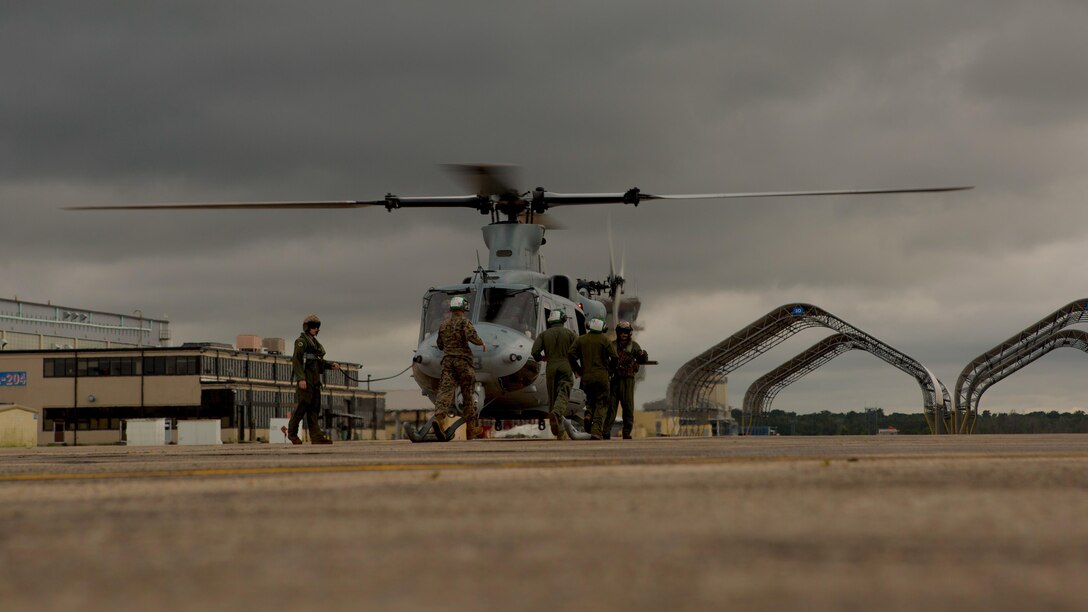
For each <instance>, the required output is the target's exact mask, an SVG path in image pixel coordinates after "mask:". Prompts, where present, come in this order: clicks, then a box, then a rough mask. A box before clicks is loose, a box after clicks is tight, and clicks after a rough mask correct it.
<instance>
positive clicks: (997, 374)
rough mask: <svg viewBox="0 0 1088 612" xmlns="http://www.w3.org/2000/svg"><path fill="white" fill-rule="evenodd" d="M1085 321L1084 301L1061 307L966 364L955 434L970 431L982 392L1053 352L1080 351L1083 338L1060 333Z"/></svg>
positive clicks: (958, 383)
mask: <svg viewBox="0 0 1088 612" xmlns="http://www.w3.org/2000/svg"><path fill="white" fill-rule="evenodd" d="M1085 321H1088V298H1082V299H1079V300H1076V301H1074V302H1070V303H1068V304H1066V305H1065V306H1062V307H1061V308H1059V309H1058V310H1055V311H1054V312H1052V313H1050V314H1048V315H1047V316H1045V317H1043V318H1042V319H1039V320H1038V321H1036V322H1035V323H1033V324H1032V325H1030V326H1028V327H1026V328H1024V329H1023V330H1022V331H1021V332H1020V333H1018V334H1016V335H1014V336H1012V337H1011V338H1009V339H1007V340H1005V341H1004V342H1002V343H1000V344H998V345H997V346H995V347H993V348H992V349H990V350H988V351H986V352H985V353H983V354H981V355H979V356H978V357H976V358H975V359H974V360H972V361H971V362H970V363H968V364H967V366H966V367H964V368H963V371H962V372H960V376H959V378H958V379H957V380H956V415H957V431H959V432H960V433H971V432H972V431H973V430H974V427H975V422H976V420H977V419H978V402H979V400H980V399H981V397H982V394H983V393H984V392H985V391H986V389H988V388H990V387H991V386H993V385H994V384H996V383H997V382H1000V381H1001V380H1002V379H1004V378H1005V377H1007V376H1009V375H1011V374H1013V373H1014V372H1017V371H1019V370H1020V369H1021V368H1023V367H1024V366H1026V365H1028V364H1030V363H1032V362H1033V361H1035V360H1037V359H1039V358H1040V357H1042V356H1043V355H1045V354H1047V353H1049V352H1050V351H1052V350H1054V349H1056V348H1061V347H1072V348H1080V347H1081V345H1080V343H1081V342H1082V341H1083V340H1084V338H1085V336H1084V335H1083V334H1082V333H1080V332H1076V331H1069V332H1064V331H1062V330H1064V329H1065V328H1067V327H1069V326H1071V325H1076V324H1077V323H1083V322H1085ZM1081 350H1085V349H1081Z"/></svg>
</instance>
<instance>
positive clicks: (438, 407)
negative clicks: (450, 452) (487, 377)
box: [434, 357, 476, 423]
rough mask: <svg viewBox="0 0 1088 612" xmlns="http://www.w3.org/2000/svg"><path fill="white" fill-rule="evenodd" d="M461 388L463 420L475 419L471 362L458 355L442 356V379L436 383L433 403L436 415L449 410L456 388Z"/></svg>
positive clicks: (474, 389) (473, 372)
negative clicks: (436, 394)
mask: <svg viewBox="0 0 1088 612" xmlns="http://www.w3.org/2000/svg"><path fill="white" fill-rule="evenodd" d="M458 389H460V390H461V400H462V401H463V402H464V403H465V404H464V410H463V411H462V413H463V415H464V417H465V422H466V423H467V422H470V421H471V422H474V421H475V420H476V393H475V391H476V372H475V370H473V369H472V362H470V361H469V360H467V359H462V358H460V357H443V358H442V380H441V381H440V382H439V383H438V397H437V398H436V399H435V403H434V413H435V416H436V417H439V416H442V415H444V414H446V413H448V412H450V408H451V407H452V406H453V398H454V395H455V394H456V393H457V390H458Z"/></svg>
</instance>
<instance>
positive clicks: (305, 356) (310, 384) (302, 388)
mask: <svg viewBox="0 0 1088 612" xmlns="http://www.w3.org/2000/svg"><path fill="white" fill-rule="evenodd" d="M320 329H321V320H320V319H318V318H317V315H310V316H308V317H306V319H305V320H304V321H303V322H302V334H301V335H300V336H299V337H298V340H295V352H294V354H293V355H292V356H291V365H292V366H294V372H293V374H292V380H294V381H295V400H296V402H297V404H296V406H295V411H294V412H292V413H291V420H290V421H288V423H287V431H286V434H287V439H288V440H290V441H291V443H292V444H302V440H301V439H299V437H298V426H299V423H300V422H301V421H302V420H303V419H306V429H307V430H308V431H309V432H310V442H311V443H312V444H332V440H330V439H329V437H328V436H326V435H325V432H324V431H322V429H321V422H320V421H319V420H318V415H319V414H320V413H321V374H323V373H324V372H325V371H326V370H336V369H339V368H340V364H338V363H329V362H327V361H325V347H323V346H321V343H320V342H318V341H317V333H318V331H319V330H320Z"/></svg>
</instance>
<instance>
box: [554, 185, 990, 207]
mask: <svg viewBox="0 0 1088 612" xmlns="http://www.w3.org/2000/svg"><path fill="white" fill-rule="evenodd" d="M974 188H975V187H974V185H970V186H956V187H914V188H906V189H827V190H816V191H752V192H736V193H680V194H662V195H654V194H650V193H642V192H639V191H637V190H634V189H632V190H630V191H627V192H624V193H554V192H551V191H548V192H545V194H544V200H545V201H546V202H547V203H548V206H569V205H581V204H637V203H638V202H641V201H645V200H721V199H732V198H790V197H797V196H828V195H867V194H868V195H872V194H882V193H936V192H942V191H964V190H967V189H974Z"/></svg>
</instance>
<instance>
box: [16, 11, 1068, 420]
mask: <svg viewBox="0 0 1088 612" xmlns="http://www.w3.org/2000/svg"><path fill="white" fill-rule="evenodd" d="M1085 10H1086V9H1084V8H1082V6H1081V5H1080V4H1078V3H1073V2H1061V1H1053V2H1042V3H1034V4H1032V5H1031V6H1030V7H1028V6H1026V5H1023V4H1022V3H1018V2H1011V1H997V2H982V1H967V2H956V3H948V2H938V1H920V2H910V3H904V2H893V1H890V0H888V1H869V2H861V1H849V0H835V1H831V2H821V3H796V2H760V3H731V2H720V1H717V2H710V1H707V2H680V3H671V4H663V3H659V2H594V3H582V2H556V3H548V4H541V3H521V2H512V3H502V4H500V5H496V4H495V3H490V2H458V3H444V2H422V1H417V2H413V1H402V2H369V3H364V4H360V3H354V2H319V3H309V4H306V5H299V4H298V3H286V2H242V3H228V4H223V3H203V2H186V3H168V4H163V3H155V4H149V3H145V2H125V3H113V4H110V5H109V6H108V7H103V6H91V5H88V4H87V3H78V2H71V3H24V2H16V3H8V5H5V8H4V9H3V10H2V12H0V73H2V74H4V77H5V78H4V87H3V89H0V203H2V206H3V213H4V215H5V221H4V239H5V240H4V243H3V244H2V245H0V252H2V253H3V254H4V257H3V259H2V260H0V278H2V279H3V281H4V286H3V287H0V293H3V294H5V295H9V296H10V295H12V294H19V295H20V297H24V298H25V299H32V300H39V301H45V300H47V299H52V300H53V301H55V302H64V303H68V304H72V305H83V306H87V307H92V308H101V309H112V310H117V311H119V312H128V311H131V310H132V309H134V308H141V309H143V310H144V311H146V312H149V313H150V312H158V311H161V312H162V313H166V314H170V315H171V318H172V320H173V321H174V331H175V338H176V339H178V340H186V339H224V340H229V339H231V338H232V337H233V335H234V334H236V333H243V332H252V333H258V334H262V335H269V336H275V335H288V336H290V335H293V333H295V331H296V329H295V328H296V327H297V320H298V319H299V317H300V316H302V315H304V314H305V313H307V312H310V311H314V310H317V311H320V312H321V313H322V316H324V317H326V319H327V320H329V321H330V323H331V322H334V321H335V322H337V323H338V324H339V325H340V329H341V330H343V331H344V332H345V333H343V334H340V335H333V334H331V333H330V334H328V337H327V341H326V343H327V344H328V345H329V346H330V349H332V350H334V351H340V352H341V354H343V355H344V356H345V358H350V359H354V360H358V361H364V362H366V363H367V364H368V365H370V366H371V367H373V368H374V371H375V373H376V374H381V373H388V372H392V371H399V370H400V369H401V367H402V364H403V363H405V361H406V359H407V358H408V356H410V352H411V349H412V347H413V345H414V342H415V335H416V332H415V328H416V325H417V319H418V308H419V298H420V295H421V294H422V292H423V291H424V290H425V289H426V288H427V287H429V286H431V285H436V284H445V283H448V282H452V281H456V280H459V279H460V278H462V277H463V276H465V275H466V274H467V273H468V272H469V271H470V270H471V269H472V268H473V267H475V263H476V252H477V251H478V250H481V251H482V250H483V246H482V244H481V243H480V240H479V235H478V234H477V233H476V232H477V230H476V228H477V227H478V225H479V224H481V223H482V222H484V221H486V218H485V217H480V216H478V215H475V214H474V213H471V212H466V211H397V212H396V213H393V214H387V213H386V212H385V211H384V210H382V209H380V208H378V209H369V210H357V211H322V212H313V213H301V212H300V213H293V212H292V213H267V214H261V213H256V214H241V213H190V214H186V213H143V214H136V213H133V214H125V213H112V212H110V213H76V212H64V211H61V210H59V208H60V207H61V206H66V205H78V204H112V203H136V202H167V201H222V200H265V199H301V200H309V199H326V198H328V199H371V198H377V197H381V196H382V195H383V194H385V193H386V192H387V191H393V192H395V193H398V194H400V195H435V194H450V193H463V192H464V191H465V187H464V186H462V185H460V184H458V182H457V181H456V180H454V179H453V178H452V177H450V176H449V175H448V174H447V173H445V172H443V171H442V170H441V169H439V168H438V167H437V166H436V164H438V163H442V162H458V161H498V162H512V163H519V164H522V165H523V166H524V169H523V171H522V179H523V181H524V185H523V188H525V189H531V188H532V187H535V186H536V185H543V186H546V187H547V188H549V189H552V190H555V191H617V190H622V189H626V188H628V187H632V186H635V185H637V186H639V187H641V188H642V189H644V190H646V191H649V192H664V193H683V192H707V191H755V190H783V189H820V188H850V187H858V188H865V187H899V186H924V185H937V184H963V183H967V184H978V185H979V188H978V189H977V190H976V191H974V192H970V193H965V194H949V195H933V196H888V197H879V198H875V197H874V198H820V199H806V200H800V199H788V200H787V199H773V200H751V201H724V202H690V203H681V204H677V203H675V202H647V203H645V204H643V205H641V206H639V207H638V209H633V208H631V207H612V208H610V209H608V207H594V208H587V209H582V210H578V209H562V210H560V211H555V214H556V216H559V217H561V218H562V220H563V221H564V222H565V223H566V224H567V225H568V226H569V227H570V229H568V230H564V231H562V232H549V234H548V238H549V245H548V247H546V249H545V253H546V256H547V258H548V266H549V269H550V270H551V271H554V272H564V273H571V274H573V275H575V276H580V277H603V276H604V275H605V274H607V271H608V250H607V244H606V243H605V241H604V240H603V233H604V228H605V226H606V224H607V223H608V218H609V215H611V220H612V224H613V226H614V228H615V234H616V249H617V251H619V250H620V249H621V248H626V253H627V273H628V278H630V279H631V284H630V285H629V288H635V287H637V290H638V293H639V295H640V297H641V298H642V299H643V302H644V303H645V304H646V313H647V317H648V318H647V321H646V325H647V329H646V332H645V333H644V339H645V340H646V342H644V344H646V343H652V344H654V345H656V346H655V348H656V351H657V354H659V355H662V356H663V357H662V366H661V367H660V368H659V369H657V370H655V371H654V373H653V374H652V375H651V378H650V380H648V381H647V384H646V385H645V386H644V392H640V401H644V400H649V399H651V397H650V396H659V395H661V394H663V392H664V385H665V383H666V382H667V380H668V377H669V376H671V373H672V371H675V368H676V367H677V366H678V365H679V364H680V363H682V361H683V360H684V359H686V358H687V357H690V356H691V355H693V354H695V353H697V352H699V351H700V350H702V349H703V348H705V346H706V345H708V344H709V343H710V342H711V340H710V339H711V338H721V337H724V336H726V335H728V334H729V333H732V332H733V331H735V330H736V329H737V328H738V327H740V326H743V325H745V324H747V323H748V322H750V321H751V320H753V319H755V318H757V317H758V316H760V315H761V314H763V313H765V312H766V311H768V310H770V309H771V308H772V307H773V306H776V305H777V304H779V303H783V302H786V301H790V300H808V301H813V302H817V303H820V304H821V305H822V306H824V307H826V308H828V309H829V310H831V311H833V312H836V313H837V314H840V315H841V316H843V317H845V318H847V319H849V320H851V321H854V322H855V323H856V324H858V325H859V326H861V327H863V328H865V329H866V330H867V331H870V332H871V333H874V334H875V335H877V336H878V337H881V338H883V339H885V340H887V341H889V342H892V343H893V344H897V345H902V346H901V348H903V350H906V351H907V352H908V353H911V354H913V355H915V356H916V357H919V358H921V359H923V360H924V361H927V363H934V364H937V365H936V366H934V367H935V368H939V371H938V374H939V375H940V376H941V377H942V378H943V379H945V382H946V384H949V385H951V384H953V383H954V377H955V375H956V373H958V370H959V367H960V366H959V365H958V364H962V363H963V362H965V361H966V360H968V359H970V358H971V357H973V356H974V355H975V354H977V353H978V352H981V351H982V350H985V349H986V348H989V346H990V345H991V344H993V343H994V342H996V341H997V340H999V339H1001V338H1004V337H1007V336H1009V335H1011V333H1013V332H1014V331H1015V330H1016V329H1018V328H1019V327H1022V326H1023V325H1026V324H1027V323H1029V322H1031V321H1033V320H1035V319H1037V318H1038V317H1040V316H1042V315H1043V314H1045V313H1046V312H1049V311H1051V310H1053V309H1054V308H1057V307H1058V306H1059V305H1061V304H1064V303H1066V302H1068V301H1070V300H1071V299H1073V298H1074V297H1078V296H1077V294H1078V293H1080V291H1081V289H1080V288H1082V287H1084V286H1088V283H1085V282H1084V281H1085V280H1088V279H1085V278H1084V274H1083V273H1081V272H1080V271H1079V270H1078V269H1077V267H1075V266H1070V265H1068V263H1066V262H1068V261H1069V260H1070V258H1075V257H1076V254H1077V252H1078V249H1077V246H1078V244H1082V243H1083V239H1084V231H1083V230H1082V228H1083V227H1085V222H1088V213H1085V212H1084V210H1085V209H1084V207H1083V206H1082V205H1081V202H1080V199H1081V194H1082V193H1083V192H1084V187H1085V186H1086V185H1085V183H1086V181H1085V180H1084V179H1083V178H1081V176H1082V170H1081V167H1080V166H1081V165H1082V160H1083V159H1084V157H1085V154H1086V153H1088V150H1086V149H1088V146H1086V145H1085V144H1083V143H1084V142H1088V140H1086V139H1085V136H1086V134H1085V131H1086V130H1085V128H1084V126H1085V125H1088V124H1086V122H1085V113H1086V112H1088V104H1085V97H1086V95H1088V89H1086V88H1085V85H1084V83H1083V79H1080V78H1079V75H1080V74H1083V73H1084V72H1085V68H1086V66H1085V62H1086V61H1088V60H1086V59H1085V58H1088V49H1086V46H1088V43H1086V42H1085V40H1086V39H1085V37H1083V36H1082V35H1081V32H1082V31H1083V30H1084V26H1085V25H1086V24H1088V16H1086V15H1085ZM481 256H482V257H483V258H485V259H486V252H483V253H481ZM618 257H619V253H618V252H617V258H618ZM892 312H894V316H889V313H892ZM684 313H693V314H692V316H695V317H696V319H694V320H695V321H697V323H696V324H694V325H693V324H691V322H690V321H691V319H690V318H689V317H687V316H686V315H685V314H684ZM685 321H686V322H685ZM1018 326H1019V327H1018ZM242 327H246V328H247V329H242ZM335 327H336V325H330V327H329V329H330V331H331V330H332V329H333V328H335ZM281 330H285V331H281ZM183 336H184V337H183ZM808 343H811V342H808ZM790 346H791V347H793V345H790ZM804 346H807V344H806V343H805V342H800V343H799V346H796V347H793V348H794V349H796V350H800V349H802V348H804ZM786 352H789V351H786ZM775 355H776V356H777V357H775V358H773V359H770V361H775V360H776V359H777V360H778V361H781V360H782V359H784V358H785V356H784V355H781V354H778V353H775ZM770 361H769V362H768V363H767V364H766V365H767V367H773V365H776V364H774V363H770ZM844 363H846V362H844ZM851 363H853V364H854V365H850V366H849V367H846V366H844V367H843V369H842V370H834V369H830V370H828V376H829V377H828V380H829V381H830V380H835V381H837V380H839V379H838V378H835V377H837V376H841V377H843V378H844V379H850V378H851V373H852V372H853V370H852V369H851V368H854V367H863V368H864V367H869V368H870V369H872V368H873V366H871V364H870V365H866V364H868V363H869V362H866V361H865V360H864V359H863V360H860V361H858V362H851ZM829 367H832V368H833V366H829ZM877 369H879V368H877ZM760 373H761V372H752V373H751V376H749V379H750V378H754V377H755V376H758V375H759V374H760ZM745 376H748V374H738V377H735V378H734V382H736V383H737V385H739V386H737V387H733V388H731V391H732V392H733V398H731V401H732V402H733V403H738V402H739V401H740V396H741V395H742V394H743V390H744V389H743V385H742V383H743V381H745V380H747V379H746V378H745ZM818 376H819V375H818V374H817V375H814V377H813V382H810V383H808V384H811V385H814V386H813V387H811V388H812V389H826V388H828V387H830V386H832V383H830V382H829V383H826V384H822V383H819V378H817V377H818ZM874 380H885V379H881V378H879V377H876V378H874ZM403 384H407V383H403ZM403 384H402V386H403ZM834 384H837V382H836V383H834ZM1040 384H1042V383H1040ZM821 385H822V386H821ZM857 386H858V389H859V391H858V392H859V393H865V392H867V391H868V390H870V388H871V387H872V386H871V385H869V386H866V385H865V384H862V383H857ZM877 386H879V385H877ZM896 388H897V389H900V391H896V392H895V393H893V395H896V396H897V397H898V396H900V395H901V396H902V397H903V399H901V400H894V401H900V403H901V404H902V405H903V406H904V407H905V409H906V407H907V406H909V405H913V403H916V398H915V397H914V396H913V395H914V393H915V392H913V391H911V390H910V389H909V385H907V390H906V391H902V389H901V388H900V387H896ZM872 392H873V394H874V395H878V396H879V389H876V388H873V389H872ZM1034 392H1035V393H1036V395H1037V396H1038V397H1043V396H1044V395H1046V394H1045V393H1043V391H1042V390H1041V389H1037V390H1036V391H1034ZM1047 393H1049V395H1047V397H1049V398H1051V399H1048V400H1046V401H1053V402H1055V405H1060V407H1070V406H1072V405H1074V404H1075V402H1076V400H1075V399H1070V398H1074V397H1075V393H1063V392H1062V391H1061V390H1060V389H1059V390H1057V391H1055V392H1053V393H1051V392H1050V391H1048V392H1047ZM643 394H645V396H644V397H643V396H642V395H643ZM1031 394H1032V391H1031V390H1029V391H1028V392H1026V393H1024V394H1023V395H1028V396H1030V395H1031ZM813 395H814V396H817V397H819V398H821V399H819V402H822V404H821V405H828V406H832V405H835V403H836V402H847V401H854V402H855V403H856V401H855V400H846V399H841V398H840V397H839V396H837V395H832V394H831V393H829V392H827V391H826V390H825V391H819V392H816V391H814V392H813ZM1056 396H1062V397H1064V398H1066V399H1063V400H1053V397H1056ZM874 399H876V398H874ZM1040 401H1042V400H1040ZM837 407H841V406H837ZM849 407H853V408H857V407H858V406H854V405H853V404H851V405H850V406H849Z"/></svg>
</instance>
